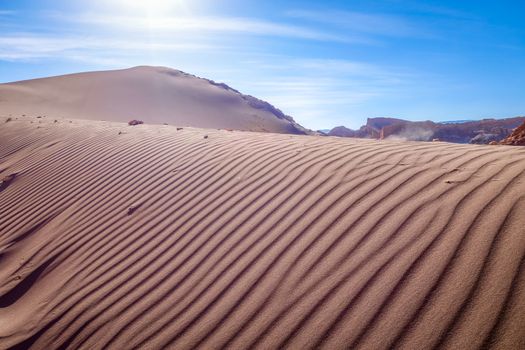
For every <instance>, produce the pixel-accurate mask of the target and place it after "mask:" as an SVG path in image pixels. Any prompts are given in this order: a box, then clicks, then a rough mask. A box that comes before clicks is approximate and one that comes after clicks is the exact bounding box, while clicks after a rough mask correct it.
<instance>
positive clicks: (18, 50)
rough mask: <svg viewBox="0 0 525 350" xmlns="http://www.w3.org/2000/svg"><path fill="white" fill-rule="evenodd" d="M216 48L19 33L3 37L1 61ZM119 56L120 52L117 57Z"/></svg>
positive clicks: (142, 40)
mask: <svg viewBox="0 0 525 350" xmlns="http://www.w3.org/2000/svg"><path fill="white" fill-rule="evenodd" d="M211 49H215V50H216V49H217V47H216V46H211V45H206V44H199V43H188V42H184V43H181V42H151V41H148V40H147V39H146V38H142V39H140V38H139V39H137V40H133V41H129V40H124V39H120V40H119V39H109V40H108V39H103V38H101V37H97V36H68V37H63V36H57V35H53V34H47V35H35V34H32V33H19V34H11V35H4V36H1V35H0V59H4V60H10V61H14V60H28V59H31V60H33V59H38V58H49V57H55V58H60V59H67V58H74V59H79V58H80V57H82V56H83V57H84V60H85V61H89V58H90V57H92V58H93V59H97V60H98V61H100V54H101V53H104V52H106V53H107V52H109V53H112V55H116V56H119V55H120V56H124V55H129V54H132V53H133V52H137V53H139V52H144V51H146V50H150V51H156V52H159V51H161V52H188V51H192V52H195V51H204V50H211ZM117 53H120V54H118V55H117Z"/></svg>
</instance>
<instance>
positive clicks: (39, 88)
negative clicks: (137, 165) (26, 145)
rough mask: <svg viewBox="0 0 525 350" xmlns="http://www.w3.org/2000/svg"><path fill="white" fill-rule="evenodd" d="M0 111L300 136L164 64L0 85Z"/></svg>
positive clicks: (266, 112)
mask: <svg viewBox="0 0 525 350" xmlns="http://www.w3.org/2000/svg"><path fill="white" fill-rule="evenodd" d="M0 110H1V111H2V113H3V114H11V115H13V116H14V115H21V114H26V115H39V116H40V115H45V116H47V117H49V118H57V117H67V118H80V119H93V120H107V121H117V122H128V121H129V120H132V119H137V120H142V121H144V122H145V123H147V124H152V123H154V124H163V123H168V124H172V125H178V126H194V127H202V128H223V129H225V128H227V129H235V130H249V131H264V132H277V133H293V134H304V133H306V132H307V131H306V130H305V129H304V128H303V127H301V126H300V125H299V124H297V123H296V122H295V121H294V120H293V119H292V118H291V117H289V116H287V115H285V114H284V113H282V112H281V111H280V110H279V109H277V108H275V107H273V106H272V105H270V104H269V103H267V102H265V101H262V100H259V99H257V98H255V97H252V96H248V95H243V94H241V93H240V92H239V91H237V90H234V89H232V88H230V87H229V86H227V85H226V84H222V83H216V82H214V81H211V80H207V79H202V78H198V77H196V76H193V75H190V74H187V73H184V72H181V71H178V70H174V69H169V68H165V67H148V66H141V67H135V68H130V69H123V70H114V71H103V72H89V73H78V74H69V75H63V76H57V77H50V78H42V79H34V80H26V81H20V82H15V83H8V84H0Z"/></svg>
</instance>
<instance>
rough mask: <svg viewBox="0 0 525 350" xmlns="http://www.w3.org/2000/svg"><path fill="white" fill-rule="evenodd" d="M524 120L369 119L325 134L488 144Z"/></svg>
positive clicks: (503, 135)
mask: <svg viewBox="0 0 525 350" xmlns="http://www.w3.org/2000/svg"><path fill="white" fill-rule="evenodd" d="M523 122H525V117H516V118H507V119H483V120H477V121H468V122H461V123H434V122H432V121H420V122H412V121H408V120H403V119H396V118H368V119H367V123H366V125H363V126H362V127H361V128H360V129H359V130H352V129H348V128H345V127H337V128H334V129H332V130H331V131H330V132H329V133H328V134H329V135H332V136H342V137H358V138H374V139H400V140H409V141H431V140H433V139H439V140H440V141H446V142H455V143H476V144H488V143H490V142H491V141H495V142H498V141H500V140H503V139H504V138H506V137H508V136H509V135H510V134H511V133H512V130H513V129H514V128H516V127H517V126H519V125H520V124H521V123H523Z"/></svg>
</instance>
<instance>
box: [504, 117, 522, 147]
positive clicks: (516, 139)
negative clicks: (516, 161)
mask: <svg viewBox="0 0 525 350" xmlns="http://www.w3.org/2000/svg"><path fill="white" fill-rule="evenodd" d="M500 144H501V145H514V146H525V122H523V124H521V125H520V126H519V127H517V128H516V129H514V131H513V132H512V134H510V136H509V137H507V138H505V139H504V140H502V141H501V142H500Z"/></svg>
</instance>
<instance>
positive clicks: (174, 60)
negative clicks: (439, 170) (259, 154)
mask: <svg viewBox="0 0 525 350" xmlns="http://www.w3.org/2000/svg"><path fill="white" fill-rule="evenodd" d="M524 13H525V2H524V1H522V0H520V1H483V0H478V1H452V0H449V1H403V0H388V1H387V0H383V1H351V0H348V1H330V0H325V1H322V2H320V1H250V0H244V1H237V0H230V1H226V0H224V1H223V0H191V1H190V0H174V1H168V0H149V1H148V0H145V1H126V0H104V1H103V0H92V1H61V0H55V1H47V0H42V1H24V0H21V1H5V0H0V82H9V81H16V80H22V79H30V78H35V77H44V76H51V75H58V74H65V73H73V72H79V71H90V70H105V69H116V68H126V67H131V66H136V65H163V66H169V67H173V68H177V69H181V70H183V71H186V72H189V73H193V74H196V75H199V76H203V77H207V78H210V79H213V80H216V81H223V82H225V83H227V84H229V85H230V86H232V87H234V88H236V89H238V90H240V91H242V92H244V93H248V94H251V95H254V96H256V97H259V98H262V99H265V100H267V101H269V102H270V103H272V104H274V105H276V106H277V107H279V108H281V109H282V110H283V111H284V112H285V113H287V114H290V115H292V116H293V117H294V118H295V119H296V120H297V121H298V122H299V123H301V124H303V125H304V126H306V127H309V128H312V129H321V128H331V127H333V126H337V125H346V126H349V127H353V128H356V127H359V126H360V125H362V124H363V123H364V122H365V121H366V118H367V117H375V116H391V117H398V118H405V119H409V120H426V119H431V120H436V121H439V120H456V119H479V118H486V117H511V116H516V115H524V114H525V87H524V82H525V21H524V20H523V14H524Z"/></svg>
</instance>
